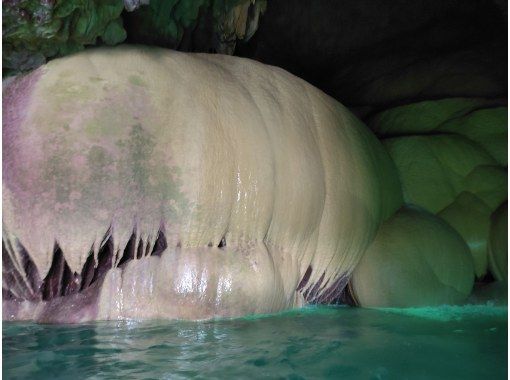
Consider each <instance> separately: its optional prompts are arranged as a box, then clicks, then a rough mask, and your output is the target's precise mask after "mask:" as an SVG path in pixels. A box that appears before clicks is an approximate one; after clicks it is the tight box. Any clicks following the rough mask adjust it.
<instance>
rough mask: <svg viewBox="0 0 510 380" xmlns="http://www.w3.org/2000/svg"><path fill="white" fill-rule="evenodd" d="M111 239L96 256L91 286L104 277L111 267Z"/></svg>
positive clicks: (112, 253)
mask: <svg viewBox="0 0 510 380" xmlns="http://www.w3.org/2000/svg"><path fill="white" fill-rule="evenodd" d="M113 255H114V252H113V239H112V238H111V237H110V238H109V239H108V240H107V241H106V243H105V244H104V245H103V246H102V247H101V249H100V250H99V254H98V255H97V267H96V270H95V272H94V277H93V278H92V282H91V284H93V283H94V282H96V281H97V280H98V279H100V278H102V277H103V276H105V275H106V272H108V271H109V270H110V269H111V268H112V266H113Z"/></svg>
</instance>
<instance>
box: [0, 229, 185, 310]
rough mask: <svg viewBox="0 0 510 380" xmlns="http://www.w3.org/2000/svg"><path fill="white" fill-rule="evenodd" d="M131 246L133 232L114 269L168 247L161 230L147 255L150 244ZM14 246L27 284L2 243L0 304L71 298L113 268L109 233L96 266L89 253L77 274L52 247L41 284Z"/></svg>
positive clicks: (28, 261)
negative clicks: (49, 260) (49, 263)
mask: <svg viewBox="0 0 510 380" xmlns="http://www.w3.org/2000/svg"><path fill="white" fill-rule="evenodd" d="M135 243H136V234H135V233H134V232H133V234H132V235H131V237H130V239H129V241H128V243H127V245H126V248H125V249H124V251H123V255H122V258H121V259H120V261H119V264H118V266H120V267H121V266H123V265H125V264H126V263H127V262H129V261H131V260H133V259H135V255H136V258H142V257H143V256H145V255H149V254H150V255H151V256H159V257H160V256H161V255H162V253H163V252H164V251H165V250H166V248H167V247H168V244H167V240H166V237H165V234H164V233H163V231H161V230H160V231H159V232H158V235H157V238H156V241H155V243H154V246H153V247H152V251H150V249H151V244H150V241H147V242H145V243H144V241H143V239H140V240H139V241H138V248H137V249H136V252H135V245H136V244H135ZM16 244H17V246H16V247H17V251H18V252H19V259H20V266H21V268H22V269H20V270H21V271H24V272H25V273H24V275H26V279H27V281H25V279H24V276H23V273H20V270H18V267H17V266H16V265H15V263H14V261H13V258H11V256H10V254H9V250H10V251H12V252H14V249H13V247H12V245H11V243H10V242H9V241H8V240H5V239H4V240H3V241H2V272H3V286H2V289H3V299H4V300H12V299H23V300H30V301H39V300H41V299H42V300H44V301H48V300H51V299H53V298H57V297H63V296H68V295H72V294H74V293H78V292H81V291H84V290H85V289H87V288H89V287H90V286H92V285H93V284H94V283H95V282H97V281H98V280H102V279H103V278H104V276H105V275H106V273H107V272H108V271H109V270H110V269H111V268H112V267H113V265H114V257H115V252H114V244H113V238H112V236H111V234H110V232H108V233H106V234H105V237H104V239H103V244H102V246H101V248H100V250H99V252H98V255H97V262H96V259H95V258H94V251H93V249H91V250H90V252H89V255H88V256H87V259H86V261H85V263H84V264H83V267H82V269H81V273H73V272H72V271H71V268H70V267H69V265H68V264H67V261H66V259H65V256H64V253H63V252H62V249H61V248H60V247H59V245H58V244H57V243H55V247H54V250H53V258H52V262H51V266H50V269H49V271H48V274H47V275H46V277H45V278H44V280H41V279H40V276H39V272H38V270H37V267H36V265H35V263H34V262H33V260H32V258H31V256H30V254H29V253H28V251H27V250H26V249H25V248H24V247H23V245H22V244H21V243H19V242H16ZM179 245H180V243H179Z"/></svg>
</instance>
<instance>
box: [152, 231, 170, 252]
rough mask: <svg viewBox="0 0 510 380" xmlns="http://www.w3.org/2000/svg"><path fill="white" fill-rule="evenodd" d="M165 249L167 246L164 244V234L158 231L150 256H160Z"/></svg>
mask: <svg viewBox="0 0 510 380" xmlns="http://www.w3.org/2000/svg"><path fill="white" fill-rule="evenodd" d="M167 247H168V245H167V242H166V237H165V234H164V233H163V231H159V232H158V238H157V239H156V243H154V248H152V252H151V256H161V254H162V253H163V251H164V250H165V249H166V248H167Z"/></svg>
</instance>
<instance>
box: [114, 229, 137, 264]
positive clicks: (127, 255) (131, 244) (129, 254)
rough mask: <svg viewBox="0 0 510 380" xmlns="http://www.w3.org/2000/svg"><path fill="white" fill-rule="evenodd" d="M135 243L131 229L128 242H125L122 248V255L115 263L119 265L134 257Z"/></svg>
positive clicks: (134, 236) (134, 235)
mask: <svg viewBox="0 0 510 380" xmlns="http://www.w3.org/2000/svg"><path fill="white" fill-rule="evenodd" d="M135 243H136V234H135V232H134V231H133V234H132V235H131V237H130V238H129V241H128V243H127V244H126V248H124V253H123V255H122V258H121V259H120V261H119V264H118V265H117V266H118V267H120V266H121V265H123V264H125V263H126V262H128V261H131V260H133V259H134V258H135Z"/></svg>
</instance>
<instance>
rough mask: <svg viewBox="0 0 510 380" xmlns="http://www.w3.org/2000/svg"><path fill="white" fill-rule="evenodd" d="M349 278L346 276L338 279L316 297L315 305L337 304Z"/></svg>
mask: <svg viewBox="0 0 510 380" xmlns="http://www.w3.org/2000/svg"><path fill="white" fill-rule="evenodd" d="M348 281H349V278H348V277H347V276H340V277H338V278H337V279H336V280H335V281H334V282H333V284H331V286H330V287H329V288H327V289H326V290H325V291H324V292H322V294H321V295H320V296H319V297H317V300H316V303H319V304H339V303H340V298H341V296H342V293H343V291H344V289H345V287H346V285H347V282H348Z"/></svg>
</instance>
